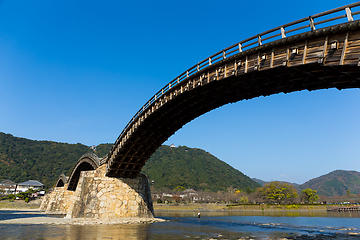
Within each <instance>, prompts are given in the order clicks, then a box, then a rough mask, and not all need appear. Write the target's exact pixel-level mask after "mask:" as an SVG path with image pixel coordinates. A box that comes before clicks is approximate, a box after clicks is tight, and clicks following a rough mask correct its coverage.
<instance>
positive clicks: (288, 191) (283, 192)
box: [258, 181, 298, 204]
mask: <svg viewBox="0 0 360 240" xmlns="http://www.w3.org/2000/svg"><path fill="white" fill-rule="evenodd" d="M258 191H259V193H260V194H261V195H262V196H263V198H265V199H268V200H270V201H271V202H276V203H278V204H280V203H282V202H284V201H287V200H292V199H294V198H297V197H298V194H297V191H296V189H295V188H294V186H292V185H290V184H287V183H281V182H277V181H275V182H270V183H268V184H265V185H264V186H262V187H260V188H259V189H258Z"/></svg>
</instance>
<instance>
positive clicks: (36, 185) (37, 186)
mask: <svg viewBox="0 0 360 240" xmlns="http://www.w3.org/2000/svg"><path fill="white" fill-rule="evenodd" d="M29 188H32V189H34V190H42V189H44V184H42V183H41V182H39V181H36V180H29V181H26V182H22V183H19V184H18V187H17V189H16V192H26V191H27V190H28V189H29Z"/></svg>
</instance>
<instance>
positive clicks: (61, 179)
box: [55, 174, 68, 187]
mask: <svg viewBox="0 0 360 240" xmlns="http://www.w3.org/2000/svg"><path fill="white" fill-rule="evenodd" d="M67 180H68V178H67V177H66V176H65V174H61V175H60V176H59V179H58V180H57V181H56V184H55V187H64V186H65V184H66V183H67Z"/></svg>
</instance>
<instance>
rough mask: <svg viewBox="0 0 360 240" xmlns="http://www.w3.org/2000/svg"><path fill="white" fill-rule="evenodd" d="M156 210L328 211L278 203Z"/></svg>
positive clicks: (162, 208)
mask: <svg viewBox="0 0 360 240" xmlns="http://www.w3.org/2000/svg"><path fill="white" fill-rule="evenodd" d="M154 209H155V211H158V212H162V211H179V212H182V211H189V212H197V211H200V212H227V211H239V212H259V211H327V210H328V209H329V206H327V205H298V204H292V205H278V204H241V205H227V204H211V203H210V204H201V203H190V204H154Z"/></svg>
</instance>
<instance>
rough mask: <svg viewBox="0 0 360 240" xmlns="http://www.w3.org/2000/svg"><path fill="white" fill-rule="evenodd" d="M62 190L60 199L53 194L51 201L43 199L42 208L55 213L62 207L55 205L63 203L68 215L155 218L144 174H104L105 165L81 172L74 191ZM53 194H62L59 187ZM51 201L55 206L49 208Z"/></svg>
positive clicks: (70, 216) (77, 216)
mask: <svg viewBox="0 0 360 240" xmlns="http://www.w3.org/2000/svg"><path fill="white" fill-rule="evenodd" d="M65 187H67V186H66V185H65ZM65 187H64V189H66V188H65ZM63 191H64V192H65V193H64V194H62V196H64V197H63V198H61V201H60V200H56V197H55V196H50V197H48V199H50V200H46V199H44V203H43V204H42V209H46V212H52V213H54V212H56V209H61V207H57V208H56V207H54V206H64V207H63V208H62V209H63V210H65V212H66V217H68V218H119V217H147V218H151V217H154V210H153V205H152V200H151V193H150V187H149V183H148V181H147V178H146V177H145V176H144V175H142V174H139V176H138V177H136V178H134V179H130V178H110V177H105V165H104V166H101V167H99V168H98V169H97V170H94V171H83V172H81V175H80V179H79V182H78V185H77V187H76V191H75V192H73V191H67V190H63ZM68 192H72V194H71V193H68ZM51 194H54V195H58V196H59V190H57V189H56V190H55V191H54V192H53V193H51ZM46 201H47V202H48V203H47V205H48V206H47V207H46V208H45V205H46V203H45V202H46ZM51 201H52V202H53V203H52V205H51V206H53V207H49V204H50V202H51ZM43 205H44V206H43ZM58 212H59V213H63V211H62V212H60V211H58Z"/></svg>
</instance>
